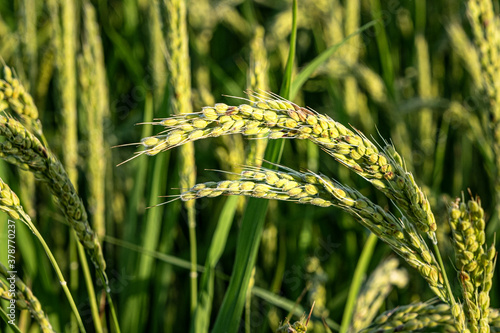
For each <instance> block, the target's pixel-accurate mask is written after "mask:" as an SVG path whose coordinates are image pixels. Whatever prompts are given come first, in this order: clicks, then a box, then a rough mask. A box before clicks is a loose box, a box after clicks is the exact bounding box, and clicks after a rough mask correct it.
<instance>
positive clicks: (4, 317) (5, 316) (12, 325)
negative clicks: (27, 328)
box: [0, 308, 22, 333]
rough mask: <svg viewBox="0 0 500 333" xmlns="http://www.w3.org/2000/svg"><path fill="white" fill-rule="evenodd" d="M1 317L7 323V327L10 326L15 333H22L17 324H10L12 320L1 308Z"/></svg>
mask: <svg viewBox="0 0 500 333" xmlns="http://www.w3.org/2000/svg"><path fill="white" fill-rule="evenodd" d="M0 317H2V319H3V320H4V321H5V323H6V324H7V325H9V327H10V328H11V329H12V330H13V331H14V332H15V333H22V332H21V330H20V329H19V327H17V325H16V324H10V323H9V321H10V318H9V317H7V313H6V312H5V310H4V309H3V308H0Z"/></svg>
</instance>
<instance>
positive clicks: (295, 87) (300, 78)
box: [289, 21, 377, 99]
mask: <svg viewBox="0 0 500 333" xmlns="http://www.w3.org/2000/svg"><path fill="white" fill-rule="evenodd" d="M376 23H377V21H371V22H368V23H367V24H365V25H363V26H362V27H360V28H359V29H358V30H356V31H355V32H353V33H352V34H350V35H349V36H347V37H346V38H345V39H344V40H343V41H341V42H340V43H337V44H335V45H332V46H330V47H329V48H327V49H326V50H324V51H323V52H321V53H320V54H319V55H318V56H317V57H316V58H314V59H313V60H312V61H311V62H310V63H309V64H307V65H306V66H305V67H304V68H303V69H302V70H301V71H300V73H299V74H297V76H296V77H295V79H294V80H293V83H292V86H291V89H290V96H289V98H290V99H293V98H294V97H295V95H297V93H298V92H299V90H300V88H302V86H303V85H304V83H305V82H306V81H307V80H308V79H309V78H310V77H311V75H312V74H313V73H314V71H315V70H316V69H318V67H319V66H321V65H322V64H324V63H325V62H326V61H327V60H328V59H329V58H330V57H331V56H332V54H334V53H335V52H336V51H337V50H338V49H339V48H340V47H341V46H342V45H344V44H345V43H346V42H347V41H348V40H349V39H350V38H352V37H354V36H356V35H358V34H360V33H362V32H363V31H365V30H366V29H368V28H370V27H371V26H373V25H375V24H376Z"/></svg>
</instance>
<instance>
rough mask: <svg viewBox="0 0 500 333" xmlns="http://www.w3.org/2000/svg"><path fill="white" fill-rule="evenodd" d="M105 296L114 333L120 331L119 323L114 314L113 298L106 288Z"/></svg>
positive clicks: (119, 332)
mask: <svg viewBox="0 0 500 333" xmlns="http://www.w3.org/2000/svg"><path fill="white" fill-rule="evenodd" d="M106 298H107V299H108V306H109V311H110V312H111V319H112V320H113V327H114V328H115V333H121V330H120V325H119V324H118V317H117V316H116V311H115V305H114V304H113V299H112V298H111V294H110V293H109V291H108V290H106Z"/></svg>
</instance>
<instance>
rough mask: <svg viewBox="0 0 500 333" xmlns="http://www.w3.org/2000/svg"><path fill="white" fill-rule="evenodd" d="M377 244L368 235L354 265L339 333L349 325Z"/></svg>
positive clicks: (373, 237)
mask: <svg viewBox="0 0 500 333" xmlns="http://www.w3.org/2000/svg"><path fill="white" fill-rule="evenodd" d="M376 244H377V236H376V235H375V234H373V233H370V236H369V237H368V239H367V240H366V243H365V246H364V248H363V252H361V256H360V257H359V261H358V264H357V265H356V270H355V271H354V276H353V277H352V282H351V287H350V288H349V295H348V296H347V303H346V306H345V308H344V315H343V316H342V323H341V324H340V331H339V332H340V333H346V332H347V330H348V329H349V325H350V324H351V319H352V314H353V312H354V306H355V305H356V298H357V297H358V293H359V289H360V288H361V283H362V282H363V276H364V275H365V273H366V270H367V269H368V264H369V263H370V259H371V257H372V255H373V249H374V248H375V245H376Z"/></svg>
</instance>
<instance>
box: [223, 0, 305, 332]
mask: <svg viewBox="0 0 500 333" xmlns="http://www.w3.org/2000/svg"><path fill="white" fill-rule="evenodd" d="M290 37H291V38H290V50H289V55H288V62H287V65H286V73H285V78H284V82H283V86H282V90H281V96H283V97H284V98H289V97H290V87H291V82H292V78H291V76H292V66H293V61H294V58H295V44H296V37H297V0H294V1H293V19H292V33H291V36H290ZM283 145H284V141H283V140H273V141H271V142H270V143H269V144H268V146H267V149H266V153H265V156H264V159H265V160H266V161H269V162H272V163H279V161H280V159H281V154H282V152H283ZM268 167H271V168H272V167H273V166H272V165H269V166H268ZM268 204H269V202H268V201H267V200H262V199H257V198H250V199H249V200H248V204H247V206H246V209H245V213H244V215H243V221H242V226H241V230H240V234H239V236H238V246H237V248H236V259H235V265H234V268H233V274H232V275H231V280H230V282H229V287H228V289H227V291H226V295H225V296H224V301H223V302H222V306H221V309H220V311H219V314H218V316H217V319H216V322H215V326H214V329H213V332H235V331H236V330H237V328H238V325H239V323H240V320H241V315H242V313H243V307H244V305H245V298H246V296H247V290H248V283H249V281H250V277H251V275H252V270H253V267H254V265H255V260H256V257H257V251H258V249H259V245H260V239H261V236H262V231H263V228H264V218H265V216H266V210H267V206H268Z"/></svg>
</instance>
